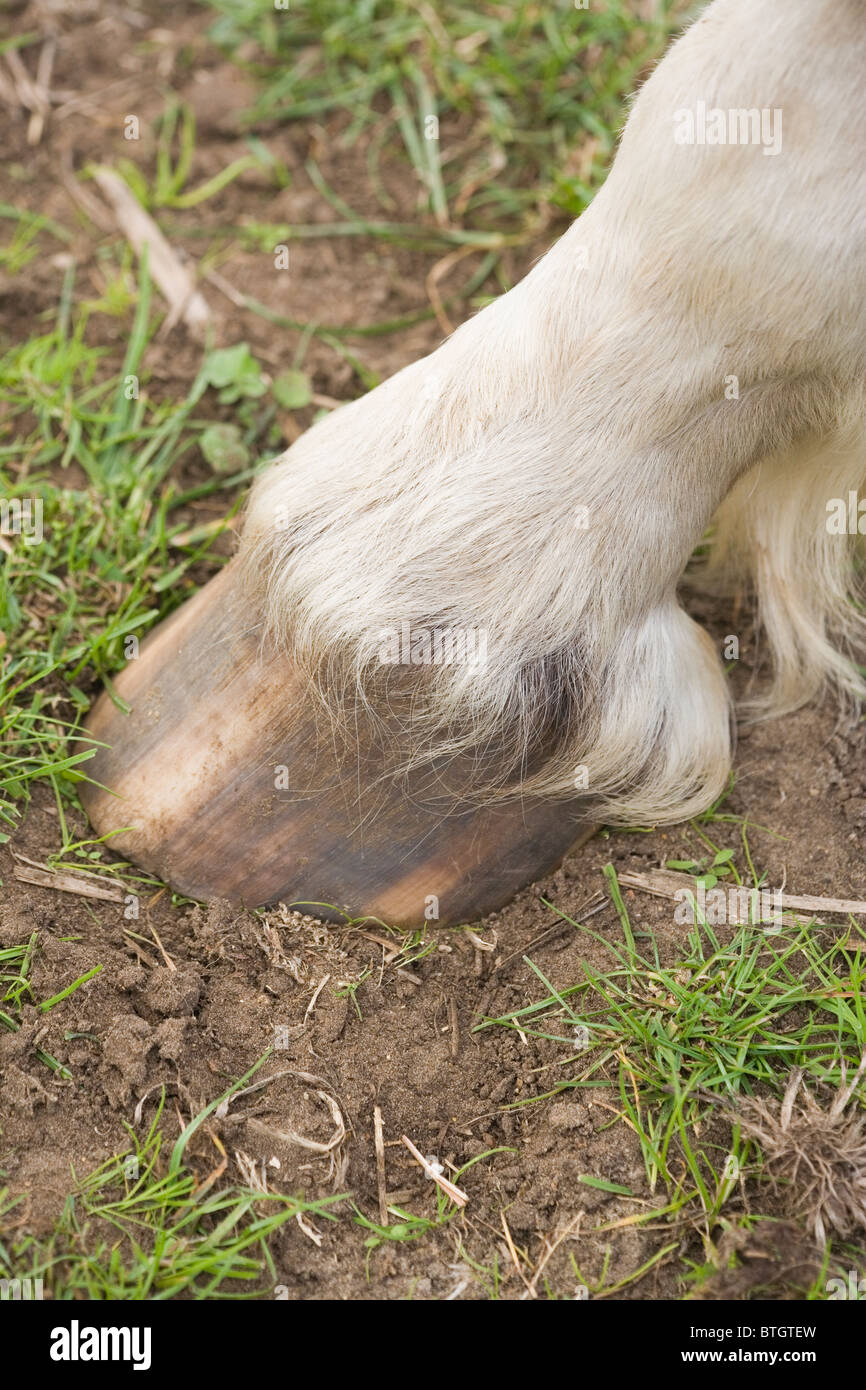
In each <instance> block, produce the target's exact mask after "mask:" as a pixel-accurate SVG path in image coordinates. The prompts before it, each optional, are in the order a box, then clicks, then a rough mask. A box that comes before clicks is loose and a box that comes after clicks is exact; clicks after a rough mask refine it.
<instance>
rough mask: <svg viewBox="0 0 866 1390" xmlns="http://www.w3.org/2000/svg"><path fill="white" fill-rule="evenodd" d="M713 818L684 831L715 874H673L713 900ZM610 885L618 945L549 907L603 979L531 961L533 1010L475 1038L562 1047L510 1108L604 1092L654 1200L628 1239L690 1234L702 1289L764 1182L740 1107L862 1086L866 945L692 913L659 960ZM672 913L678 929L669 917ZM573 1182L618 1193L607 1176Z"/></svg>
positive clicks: (841, 935)
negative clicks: (761, 1098) (768, 1098)
mask: <svg viewBox="0 0 866 1390" xmlns="http://www.w3.org/2000/svg"><path fill="white" fill-rule="evenodd" d="M713 819H718V820H719V822H720V823H722V824H726V825H730V824H732V823H734V822H736V821H737V820H738V818H737V817H733V816H728V815H725V816H721V815H718V816H717V817H713V815H712V813H707V815H706V816H704V817H702V818H701V819H700V820H699V821H696V822H693V823H692V829H693V830H694V831H695V832H696V834H697V835H698V837H699V838H700V839H701V840H702V841H704V842H705V843H706V844H707V847H708V849H709V850H710V851H711V852H712V856H711V862H712V869H713V871H712V872H711V873H707V871H706V867H705V864H706V862H707V861H709V860H710V856H707V861H705V862H704V863H701V862H699V861H695V860H693V859H689V860H684V861H674V862H675V863H676V865H677V867H679V866H680V863H682V864H684V865H688V866H689V867H690V868H691V870H692V872H693V873H694V874H695V884H696V885H697V881H698V878H699V877H701V876H703V877H704V880H705V882H706V884H707V886H708V887H712V886H714V883H715V882H716V881H717V880H718V879H722V880H723V878H724V876H725V875H730V879H731V882H733V883H735V884H737V885H740V884H742V883H743V882H744V878H743V876H741V874H740V872H739V870H738V868H737V864H736V862H735V852H734V851H733V850H732V849H722V847H721V846H719V845H717V844H716V843H714V841H712V840H711V839H710V837H709V835H708V833H707V830H706V826H707V824H708V822H712V821H713ZM740 824H741V831H742V834H741V838H742V845H743V858H744V859H745V861H746V864H747V871H746V875H745V881H746V883H747V884H748V886H749V887H751V886H754V887H759V886H760V884H761V876H760V875H758V874H757V873H756V872H755V869H754V864H753V862H752V854H751V849H750V846H749V840H748V833H747V832H748V826H747V823H746V822H745V821H741V822H740ZM605 874H606V877H607V878H608V882H609V888H610V896H611V900H612V902H613V905H614V906H615V908H616V910H617V912H618V915H619V918H620V923H621V927H622V940H621V941H616V940H611V939H609V937H606V936H603V935H601V934H599V933H597V932H595V931H593V930H592V929H591V928H590V927H589V926H587V925H585V924H583V923H581V922H579V921H576V920H574V919H573V918H571V917H568V916H567V915H566V914H564V913H562V912H561V911H560V910H559V909H558V908H556V906H555V905H554V904H553V903H547V906H548V907H549V908H550V910H551V912H553V913H556V915H557V916H559V917H560V918H561V919H562V920H564V921H565V922H567V923H569V925H571V926H572V927H573V928H574V931H575V933H576V934H580V935H582V936H585V937H587V938H589V939H590V940H592V941H594V942H595V943H597V945H598V946H599V947H601V948H602V950H603V952H604V953H605V954H606V955H608V956H609V958H610V962H611V963H610V966H609V968H607V969H602V968H597V967H594V966H591V965H590V964H588V963H586V962H584V963H583V964H582V968H581V969H582V978H581V979H580V980H578V981H577V982H575V983H573V984H569V985H567V986H564V987H560V988H556V987H555V986H554V985H553V984H552V983H551V981H550V980H549V979H548V978H547V977H546V976H545V975H544V973H543V972H542V971H541V970H540V969H539V967H538V966H537V965H536V964H535V963H534V962H533V961H532V960H531V959H530V958H529V957H525V960H526V963H527V965H528V966H529V968H530V969H531V970H532V972H533V974H534V975H535V977H536V978H537V980H538V982H539V986H540V989H539V994H538V997H537V999H535V1000H534V1001H533V1002H532V1003H530V1004H526V1005H524V1006H522V1007H521V1008H519V1009H515V1010H513V1011H511V1012H510V1013H507V1014H504V1015H501V1016H499V1017H496V1018H487V1019H484V1020H483V1021H482V1022H481V1023H479V1024H478V1025H477V1030H476V1031H481V1030H484V1029H489V1028H492V1027H499V1028H508V1029H511V1030H513V1031H516V1032H519V1033H522V1034H523V1035H524V1036H528V1037H534V1038H539V1039H543V1040H545V1041H546V1042H548V1043H550V1044H553V1045H554V1046H557V1047H561V1048H562V1056H561V1058H560V1059H559V1060H557V1061H555V1062H554V1063H552V1064H549V1065H548V1066H546V1067H545V1068H544V1070H545V1071H547V1072H550V1071H552V1072H553V1073H554V1075H555V1074H556V1073H559V1077H558V1079H556V1080H555V1081H554V1084H553V1085H549V1084H548V1085H546V1086H545V1087H544V1088H543V1089H541V1088H540V1089H539V1091H538V1093H537V1094H536V1095H534V1096H532V1097H529V1098H527V1099H523V1100H520V1101H518V1102H515V1103H513V1104H512V1105H511V1106H509V1107H507V1108H509V1109H519V1108H523V1107H525V1106H527V1105H534V1104H538V1103H540V1102H543V1101H546V1100H549V1099H551V1098H553V1097H555V1096H558V1095H561V1094H563V1093H566V1092H570V1091H573V1090H581V1089H593V1088H601V1089H604V1090H608V1089H609V1088H610V1087H613V1088H614V1090H615V1091H616V1093H617V1094H618V1097H619V1106H618V1114H617V1116H616V1118H615V1119H613V1120H612V1121H611V1124H615V1123H625V1124H626V1125H627V1126H628V1128H629V1129H630V1130H631V1131H632V1132H633V1133H634V1134H635V1135H636V1136H637V1139H638V1141H639V1144H640V1149H641V1153H642V1156H643V1161H644V1166H645V1170H646V1180H647V1185H648V1187H649V1190H650V1192H651V1193H653V1194H656V1195H657V1197H658V1198H660V1199H661V1200H660V1201H659V1204H658V1205H653V1206H652V1207H651V1208H650V1209H649V1210H647V1211H646V1212H645V1213H644V1214H643V1215H637V1216H636V1217H635V1219H634V1223H633V1224H636V1225H641V1224H646V1223H649V1222H652V1223H658V1222H661V1223H663V1224H667V1225H670V1226H671V1227H672V1228H676V1229H678V1228H681V1227H682V1225H683V1223H687V1224H689V1225H691V1226H693V1227H694V1228H695V1229H696V1230H698V1231H699V1232H700V1234H701V1238H702V1241H703V1245H704V1250H705V1255H706V1259H707V1266H706V1270H705V1271H704V1273H705V1274H706V1272H707V1271H709V1270H713V1271H715V1270H717V1269H718V1263H717V1254H718V1251H717V1242H718V1239H719V1237H720V1235H721V1234H723V1233H724V1232H725V1231H727V1230H730V1228H731V1225H732V1223H733V1222H736V1221H739V1220H741V1219H742V1217H743V1214H742V1212H741V1211H740V1210H739V1204H738V1202H737V1201H736V1200H735V1201H734V1204H733V1206H732V1205H731V1200H732V1198H734V1199H736V1197H737V1194H738V1190H739V1187H740V1181H741V1178H743V1177H748V1178H749V1179H750V1180H752V1181H753V1182H755V1183H757V1184H758V1186H759V1187H760V1184H761V1183H762V1181H763V1177H762V1165H761V1156H760V1153H759V1152H757V1150H756V1147H755V1145H754V1144H750V1143H748V1142H746V1141H743V1140H742V1138H741V1135H740V1131H739V1126H738V1124H737V1120H736V1103H737V1098H738V1097H740V1096H743V1095H752V1094H754V1093H755V1092H756V1091H757V1092H758V1093H760V1094H763V1095H767V1094H771V1095H775V1096H777V1097H780V1096H781V1095H782V1093H783V1092H784V1089H785V1084H786V1081H787V1078H788V1075H789V1074H790V1072H791V1071H792V1070H794V1069H795V1068H802V1070H803V1072H804V1074H805V1076H806V1078H807V1079H809V1078H811V1080H812V1082H813V1083H815V1084H817V1085H818V1086H820V1087H829V1088H832V1089H837V1088H838V1087H840V1085H841V1084H842V1081H843V1077H844V1074H845V1073H844V1068H845V1067H847V1071H848V1074H849V1075H850V1074H852V1072H853V1071H856V1068H857V1064H858V1062H859V1060H860V1057H861V1054H862V1052H863V1050H864V1048H866V990H864V987H866V965H864V959H863V954H862V948H863V945H864V940H866V937H864V932H863V929H862V926H861V924H860V923H858V922H857V921H856V920H855V919H854V918H851V919H849V925H848V926H847V927H842V928H839V927H826V928H822V926H821V924H820V923H819V922H817V921H816V920H815V919H814V918H813V919H808V920H807V919H795V920H794V921H791V922H786V923H784V924H779V923H774V924H772V925H770V926H769V927H767V926H765V925H761V924H744V925H739V926H737V925H733V924H732V925H731V926H730V927H728V928H715V927H714V926H712V925H710V924H709V923H708V922H707V921H706V920H704V919H702V918H701V915H700V913H698V921H697V922H696V923H695V925H694V926H692V927H691V928H689V929H688V930H686V929H685V928H680V930H681V931H682V932H683V935H684V940H683V944H682V947H681V949H680V950H679V951H678V952H677V954H676V955H675V957H674V958H673V959H672V960H670V959H669V960H663V959H662V957H661V955H660V952H659V949H658V945H657V942H656V939H655V937H654V936H653V935H652V933H650V932H646V931H641V930H640V929H639V928H638V926H636V924H635V921H634V920H633V914H631V913H630V912H629V911H628V909H627V908H626V905H625V902H624V900H623V897H622V894H621V892H620V890H619V885H618V882H617V877H616V872H615V870H614V868H613V866H612V865H608V866H607V869H606V870H605ZM670 909H671V915H672V916H673V909H674V904H673V902H671V903H670ZM861 1104H862V1102H861ZM583 1181H585V1182H587V1183H588V1185H590V1186H596V1187H601V1188H602V1189H603V1190H605V1191H613V1190H617V1191H619V1190H621V1189H619V1187H618V1185H616V1184H613V1185H612V1184H610V1183H608V1182H607V1181H606V1180H605V1179H604V1177H603V1176H602V1177H598V1176H593V1175H586V1177H585V1178H584V1179H583ZM623 1195H628V1194H625V1193H624V1194H623ZM761 1219H763V1218H761ZM829 1255H830V1246H829V1245H828V1249H827V1251H826V1252H825V1257H826V1258H827V1259H829ZM644 1272H646V1271H644ZM695 1277H696V1278H697V1277H698V1276H697V1275H695ZM699 1282H700V1280H699ZM600 1291H601V1290H600V1288H598V1289H595V1291H594V1293H595V1295H598V1294H599V1292H600ZM615 1291H616V1290H615V1289H614V1288H607V1289H606V1290H605V1293H606V1294H610V1293H613V1292H615Z"/></svg>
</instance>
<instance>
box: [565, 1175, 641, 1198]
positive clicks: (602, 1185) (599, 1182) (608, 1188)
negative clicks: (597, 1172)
mask: <svg viewBox="0 0 866 1390" xmlns="http://www.w3.org/2000/svg"><path fill="white" fill-rule="evenodd" d="M577 1181H578V1182H582V1183H584V1184H585V1185H586V1186H587V1187H597V1188H599V1189H600V1191H602V1192H616V1193H617V1195H618V1196H620V1197H633V1196H634V1193H633V1192H632V1190H631V1188H630V1187H621V1186H620V1184H619V1183H618V1182H608V1181H607V1178H593V1177H590V1175H589V1174H588V1173H581V1175H580V1177H579V1178H578V1180H577Z"/></svg>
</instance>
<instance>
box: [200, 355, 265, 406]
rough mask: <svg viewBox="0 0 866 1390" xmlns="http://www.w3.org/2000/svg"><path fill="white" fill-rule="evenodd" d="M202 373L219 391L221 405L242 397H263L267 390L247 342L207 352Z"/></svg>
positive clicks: (232, 402)
mask: <svg viewBox="0 0 866 1390" xmlns="http://www.w3.org/2000/svg"><path fill="white" fill-rule="evenodd" d="M203 374H204V378H205V380H206V381H207V383H208V385H209V386H215V387H216V388H217V390H218V391H219V393H220V397H219V398H220V401H221V402H222V404H223V405H234V403H235V401H239V400H242V399H243V398H244V397H245V396H251V397H253V398H255V397H257V396H263V395H264V394H265V391H266V390H267V383H266V382H265V379H264V377H263V376H262V369H261V367H260V366H259V364H258V362H257V361H256V359H255V358H254V357H253V355H252V353H251V352H250V349H249V346H248V345H247V344H246V343H236V344H235V346H234V347H230V348H217V349H215V351H214V352H209V353H208V355H207V357H206V358H205V361H204V368H203Z"/></svg>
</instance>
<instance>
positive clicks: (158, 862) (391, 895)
mask: <svg viewBox="0 0 866 1390" xmlns="http://www.w3.org/2000/svg"><path fill="white" fill-rule="evenodd" d="M236 574H237V571H236V569H235V566H234V565H230V566H228V567H227V569H226V570H224V571H222V572H221V573H220V574H219V575H218V576H217V578H216V579H214V580H212V581H211V583H209V584H208V585H206V586H205V588H204V589H202V590H201V591H200V592H199V593H198V594H197V595H196V596H195V597H194V598H193V599H191V600H190V601H189V602H188V603H187V604H185V605H184V606H183V607H182V608H180V609H179V610H178V611H177V613H175V614H174V615H173V616H172V617H171V618H169V619H168V620H167V621H166V622H165V623H163V624H162V625H161V626H160V627H159V628H157V629H156V631H155V632H153V633H152V634H151V636H150V637H149V638H148V639H147V640H146V641H145V642H144V643H143V644H142V648H141V654H140V656H139V658H138V659H137V660H133V661H130V662H129V664H128V665H127V667H126V668H125V669H124V671H123V672H121V674H120V675H119V676H117V678H116V680H115V687H116V689H117V691H118V693H119V694H120V695H121V696H122V698H123V699H124V700H125V701H126V703H127V704H128V705H129V706H130V707H131V713H130V714H128V715H125V714H123V713H121V712H120V711H119V710H118V709H117V707H116V706H115V705H114V704H113V703H112V701H111V700H110V699H109V697H108V696H107V695H104V694H103V695H102V696H101V697H100V699H99V700H98V701H97V703H96V705H95V707H94V709H93V711H92V712H91V714H90V717H89V720H88V725H87V729H88V732H89V734H90V735H91V736H92V737H93V738H95V739H98V740H99V741H100V742H101V743H104V744H105V745H107V746H106V747H104V748H100V749H99V750H98V752H97V754H96V756H95V757H94V758H93V759H92V760H91V761H90V762H88V763H87V765H86V772H87V775H88V776H89V777H91V778H93V779H94V781H95V782H99V783H102V784H103V785H104V786H105V787H107V788H109V789H110V790H109V791H104V790H102V788H101V787H98V786H94V785H92V784H88V783H82V784H81V786H80V788H79V790H80V792H81V799H82V802H83V804H84V807H85V809H86V811H87V813H88V815H89V816H90V819H91V821H92V823H93V825H94V826H95V828H96V830H97V832H98V833H99V834H100V835H105V834H108V833H110V832H114V831H117V830H122V831H123V833H122V834H119V835H115V836H113V837H112V838H111V840H110V841H109V842H108V843H109V845H110V846H111V848H113V849H115V850H117V851H119V852H121V853H123V854H124V855H126V856H128V857H129V858H130V859H131V860H133V861H134V862H135V863H136V864H138V865H140V866H141V867H142V868H144V869H147V870H149V871H150V872H152V873H154V874H156V875H158V876H159V878H161V879H164V880H165V881H166V882H167V883H169V884H171V886H172V887H174V888H176V889H178V890H179V891H180V892H182V893H185V894H188V895H189V896H190V897H193V898H229V899H231V900H232V901H235V902H243V903H245V904H246V905H247V906H248V907H260V906H264V905H266V904H269V903H275V902H285V903H288V904H297V905H299V906H304V907H305V909H306V910H309V911H313V912H315V913H316V914H317V915H320V916H324V917H332V918H333V917H336V918H338V919H339V918H340V917H341V915H342V914H343V913H344V912H345V913H348V914H349V915H350V916H351V917H359V916H366V915H369V916H375V917H379V918H381V919H382V920H383V921H385V922H387V923H391V924H394V925H398V926H418V925H420V924H422V923H423V922H424V921H425V920H429V921H433V922H438V923H440V924H442V925H453V924H456V923H459V922H467V921H473V920H476V919H477V918H479V917H481V916H483V915H484V914H485V913H487V912H491V911H493V910H494V909H495V908H497V907H501V906H502V904H503V903H505V902H507V901H508V899H509V898H511V897H512V896H513V895H514V894H515V893H516V892H517V891H518V889H520V888H522V887H523V886H524V885H525V884H527V883H530V882H532V881H534V880H535V879H537V878H540V877H542V876H543V875H544V874H546V873H549V872H550V871H551V870H552V869H554V868H555V867H556V866H557V865H558V864H559V863H560V861H561V860H562V859H563V857H564V856H565V855H566V854H567V852H568V851H569V849H571V848H572V847H573V846H574V845H575V843H576V842H577V841H579V840H580V839H582V838H587V837H588V834H590V833H592V828H593V827H592V826H591V825H590V824H588V821H587V807H586V801H585V800H582V801H581V802H579V803H578V802H577V801H575V802H565V803H564V802H552V801H539V800H535V801H529V800H527V801H525V802H523V803H521V802H519V801H511V802H508V803H504V804H503V805H501V806H499V807H495V808H489V809H488V808H485V809H481V810H479V809H477V808H475V809H473V808H468V807H466V806H465V804H464V806H463V808H462V809H461V807H460V806H459V805H458V806H457V807H456V808H455V807H454V805H453V803H447V805H446V808H445V809H436V808H434V807H432V806H431V804H430V802H429V798H426V797H425V796H424V795H422V794H421V793H420V792H418V790H417V788H415V787H414V786H413V781H412V777H411V775H410V776H409V777H408V778H400V779H396V778H394V779H391V780H390V782H389V781H384V782H383V781H382V779H381V766H382V764H381V761H379V762H378V763H377V761H376V757H375V754H374V753H370V754H369V755H368V756H366V757H365V758H364V759H363V760H361V759H360V758H359V757H358V756H357V755H356V757H355V761H354V766H350V765H349V764H347V762H346V760H345V759H344V760H343V761H342V763H341V761H340V759H338V757H337V756H336V754H335V750H334V746H333V743H332V742H331V741H329V740H328V739H327V737H323V731H322V727H321V721H320V720H319V721H317V720H316V718H315V717H314V710H313V705H312V702H311V700H310V696H309V692H308V690H307V687H306V685H305V683H304V681H303V680H302V679H301V678H300V677H299V675H298V673H297V672H296V671H295V670H294V669H293V667H292V664H291V662H290V661H289V660H288V659H287V658H286V657H284V656H282V655H278V654H276V653H275V652H274V651H273V650H270V649H269V648H268V646H267V644H266V643H264V642H263V640H262V624H261V618H260V614H259V612H258V610H257V609H256V607H255V605H254V604H253V603H251V601H250V600H249V598H248V597H247V596H246V595H245V594H244V593H243V592H242V591H241V589H240V586H239V585H238V584H237V583H236ZM377 771H378V775H377Z"/></svg>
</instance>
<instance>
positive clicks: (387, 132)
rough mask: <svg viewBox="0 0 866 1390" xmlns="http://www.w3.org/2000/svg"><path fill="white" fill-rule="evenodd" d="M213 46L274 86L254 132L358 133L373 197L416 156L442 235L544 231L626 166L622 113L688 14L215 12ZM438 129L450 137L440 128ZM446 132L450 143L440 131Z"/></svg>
mask: <svg viewBox="0 0 866 1390" xmlns="http://www.w3.org/2000/svg"><path fill="white" fill-rule="evenodd" d="M209 3H210V4H211V6H212V7H213V8H214V9H215V10H216V11H217V12H218V17H217V19H216V21H215V23H214V25H213V27H212V36H213V38H214V39H215V40H216V42H217V43H219V44H220V45H221V46H222V47H223V48H224V49H225V50H226V53H227V54H228V55H229V56H230V57H232V58H234V60H235V61H237V57H236V55H237V51H238V49H241V51H242V52H243V53H244V54H245V55H248V56H247V58H246V61H247V63H248V65H249V66H250V67H251V68H252V70H253V71H254V73H255V74H256V76H257V77H258V79H259V82H260V84H261V91H260V95H259V97H258V100H257V101H256V103H255V105H254V107H253V109H252V111H251V112H250V113H249V122H250V124H255V123H256V122H261V121H271V120H280V121H283V120H296V119H300V118H305V117H311V116H312V117H327V116H329V115H332V114H335V113H337V112H341V113H343V114H344V117H345V124H344V129H343V134H342V139H343V141H344V143H346V144H352V143H354V142H355V141H356V140H358V139H359V138H360V137H363V139H364V140H365V142H366V146H367V161H368V167H369V172H370V182H371V186H372V188H373V189H374V191H375V192H376V195H377V197H378V200H379V202H380V204H381V205H382V206H383V207H385V208H386V209H391V208H392V207H393V200H392V199H391V198H390V197H389V195H388V193H387V192H386V190H385V188H384V186H383V184H382V181H381V179H380V175H379V162H380V155H381V152H382V150H383V148H387V147H394V146H396V147H397V148H400V147H402V150H403V152H404V155H405V156H406V157H407V158H408V160H409V162H410V164H411V165H412V167H413V169H414V171H415V174H416V176H417V179H418V188H419V205H420V207H421V208H423V209H424V210H425V211H426V212H428V213H429V214H431V215H432V217H433V218H434V220H435V221H436V222H437V223H438V224H439V225H440V226H446V225H448V224H449V223H454V224H456V225H462V224H463V223H464V222H465V223H466V225H468V226H475V227H488V226H491V225H495V226H497V227H499V226H501V225H502V224H503V222H507V223H510V224H512V226H515V225H519V226H521V227H524V226H525V227H528V226H531V225H532V224H533V223H537V222H543V221H545V220H546V218H547V216H548V209H549V208H550V207H553V208H555V209H558V210H561V211H562V212H564V213H567V214H570V215H575V214H577V213H580V212H582V211H583V209H584V208H585V207H586V205H587V204H588V202H589V201H590V199H591V198H592V195H593V193H594V191H595V189H596V188H597V187H598V185H599V183H600V181H601V179H602V177H603V175H604V171H605V169H606V167H607V164H608V162H609V160H610V158H611V155H612V153H613V149H614V145H615V140H616V135H617V132H618V130H619V128H620V125H621V123H622V114H623V104H624V101H625V99H626V97H627V96H628V95H629V94H630V93H631V92H632V91H633V90H634V87H635V84H636V82H637V81H638V80H639V78H640V76H641V75H642V73H643V72H644V71H646V70H647V69H648V67H649V65H650V64H651V63H652V62H653V61H654V60H655V59H656V58H658V57H659V56H660V54H661V52H662V51H663V49H664V46H665V43H666V41H667V39H668V37H669V35H670V33H671V30H672V28H673V25H674V23H675V20H676V16H677V15H678V14H680V13H682V11H683V9H684V8H685V6H684V5H683V4H682V3H680V0H661V3H660V4H659V5H658V6H657V10H656V17H655V18H652V19H648V18H645V17H642V15H641V14H640V13H639V11H638V7H637V6H636V5H634V4H633V3H630V0H610V3H608V4H607V5H605V6H604V7H599V6H595V5H593V6H591V7H590V8H587V9H578V8H576V7H575V5H574V4H573V3H572V0H553V3H550V4H544V5H537V4H534V3H529V2H528V0H519V2H518V3H516V4H513V5H512V4H509V5H501V4H496V3H492V0H482V3H474V4H471V5H468V4H464V3H462V0H438V2H437V3H436V4H435V5H432V4H431V5H428V4H411V5H410V4H405V3H404V0H362V2H361V3H360V4H352V5H347V4H346V0H292V5H291V7H290V8H287V9H286V10H285V11H283V10H276V9H275V8H274V5H273V3H272V0H209ZM437 122H438V123H440V124H437ZM440 127H441V128H440Z"/></svg>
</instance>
